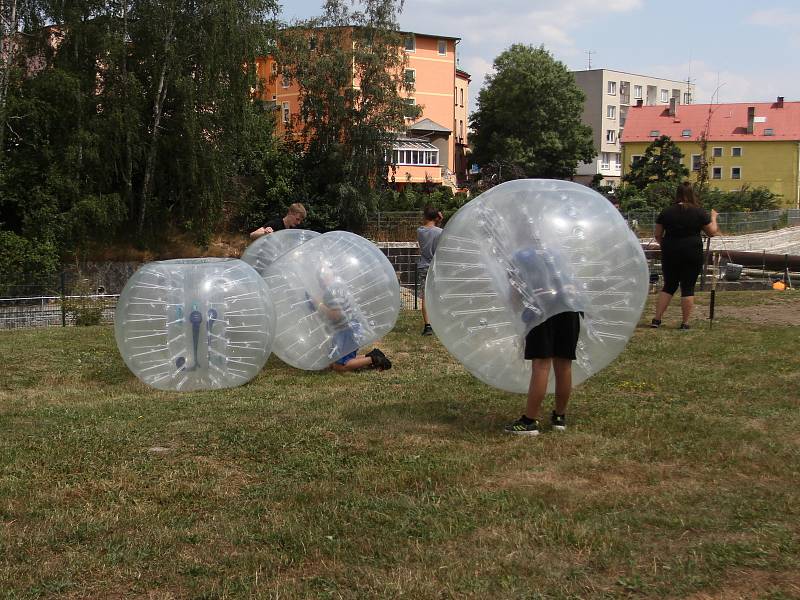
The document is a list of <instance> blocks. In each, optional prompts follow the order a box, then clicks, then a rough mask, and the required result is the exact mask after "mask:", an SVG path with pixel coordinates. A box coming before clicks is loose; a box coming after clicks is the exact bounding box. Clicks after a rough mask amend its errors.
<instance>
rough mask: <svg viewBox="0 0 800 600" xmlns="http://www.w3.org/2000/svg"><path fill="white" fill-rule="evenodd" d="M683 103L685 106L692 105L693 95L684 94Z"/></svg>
mask: <svg viewBox="0 0 800 600" xmlns="http://www.w3.org/2000/svg"><path fill="white" fill-rule="evenodd" d="M683 103H684V104H691V103H692V95H691V94H690V93H689V92H684V93H683Z"/></svg>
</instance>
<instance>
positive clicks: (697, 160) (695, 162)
mask: <svg viewBox="0 0 800 600" xmlns="http://www.w3.org/2000/svg"><path fill="white" fill-rule="evenodd" d="M702 164H703V161H702V156H701V155H699V154H692V171H699V170H700V165H702Z"/></svg>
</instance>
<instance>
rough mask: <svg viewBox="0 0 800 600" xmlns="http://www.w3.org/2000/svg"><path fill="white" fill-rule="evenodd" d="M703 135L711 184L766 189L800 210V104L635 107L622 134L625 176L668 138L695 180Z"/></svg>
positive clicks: (730, 189)
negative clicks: (654, 144) (660, 139)
mask: <svg viewBox="0 0 800 600" xmlns="http://www.w3.org/2000/svg"><path fill="white" fill-rule="evenodd" d="M704 133H705V137H706V139H707V143H706V160H707V161H708V165H709V166H708V178H709V185H710V186H711V187H716V188H717V189H720V190H723V191H732V190H738V189H741V188H742V187H743V186H745V185H746V186H749V187H766V188H768V189H769V190H770V191H772V192H773V193H775V194H779V195H780V196H782V198H781V203H782V204H783V205H784V206H790V207H796V208H800V102H784V100H783V98H782V97H779V98H778V99H777V101H775V102H762V103H742V104H692V105H688V106H687V105H677V104H676V103H672V104H671V105H670V106H669V107H662V106H637V107H635V108H632V109H631V110H630V111H629V113H628V120H627V123H626V125H625V131H624V133H623V135H622V173H623V176H624V175H625V174H626V173H628V172H629V171H630V169H631V165H632V164H633V161H634V160H636V159H637V158H638V157H640V156H642V155H643V154H644V153H645V150H646V149H647V146H649V145H650V143H652V141H653V140H655V139H656V138H658V137H659V136H662V135H666V136H669V137H670V138H671V139H672V141H673V142H675V144H677V146H678V147H679V148H680V150H681V152H682V153H683V156H684V164H685V165H686V168H687V169H689V171H690V173H692V176H693V178H696V175H697V172H698V170H699V168H700V164H701V163H702V160H701V158H702V157H701V152H702V150H701V145H700V139H701V137H702V136H703V134H704Z"/></svg>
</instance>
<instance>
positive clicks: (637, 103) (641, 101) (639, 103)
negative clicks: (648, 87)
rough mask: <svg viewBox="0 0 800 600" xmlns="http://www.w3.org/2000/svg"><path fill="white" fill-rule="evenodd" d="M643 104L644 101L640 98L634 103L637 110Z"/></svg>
mask: <svg viewBox="0 0 800 600" xmlns="http://www.w3.org/2000/svg"><path fill="white" fill-rule="evenodd" d="M643 104H644V100H642V99H641V98H639V99H638V100H637V101H636V106H637V107H638V108H641V107H642V105H643Z"/></svg>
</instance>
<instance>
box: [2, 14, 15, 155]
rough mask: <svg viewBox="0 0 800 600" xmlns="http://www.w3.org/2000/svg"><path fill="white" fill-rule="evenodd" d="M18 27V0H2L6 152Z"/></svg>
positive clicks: (3, 125) (3, 149)
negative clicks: (8, 109) (7, 104)
mask: <svg viewBox="0 0 800 600" xmlns="http://www.w3.org/2000/svg"><path fill="white" fill-rule="evenodd" d="M17 29H18V23H17V0H0V58H2V62H0V152H5V139H6V97H7V96H8V84H9V79H10V73H11V64H12V62H13V60H12V59H13V55H14V53H15V52H14V46H13V45H14V43H15V40H14V35H15V34H16V33H17Z"/></svg>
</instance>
